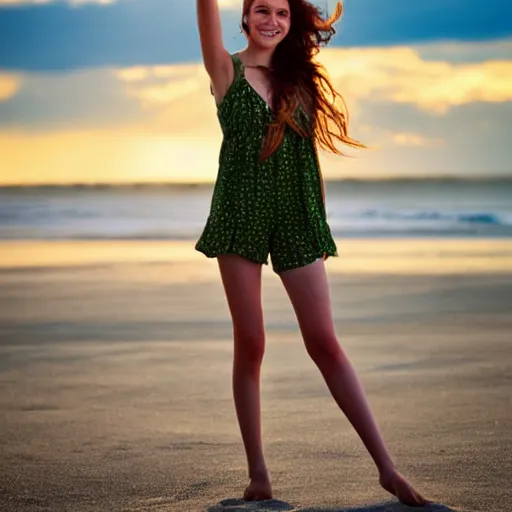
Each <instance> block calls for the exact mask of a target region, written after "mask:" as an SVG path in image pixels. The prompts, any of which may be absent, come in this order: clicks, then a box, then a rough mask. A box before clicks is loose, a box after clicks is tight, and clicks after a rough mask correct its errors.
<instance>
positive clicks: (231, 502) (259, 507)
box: [206, 499, 469, 512]
mask: <svg viewBox="0 0 512 512" xmlns="http://www.w3.org/2000/svg"><path fill="white" fill-rule="evenodd" d="M280 510H288V511H289V512H411V511H413V510H417V511H418V512H420V511H421V512H460V510H455V509H452V508H449V507H446V506H445V505H440V504H439V503H432V504H430V505H427V506H425V507H421V508H412V507H408V506H406V505H402V504H401V503H397V502H386V503H377V504H375V505H366V506H363V507H355V508H353V507H351V508H337V507H336V508H332V507H330V508H325V507H324V508H322V507H306V508H296V507H294V506H293V505H291V504H290V503H286V502H285V501H279V500H266V501H252V502H250V501H244V500H240V499H226V500H222V501H220V502H219V503H217V505H214V506H213V507H210V508H208V509H207V511H206V512H276V511H280ZM467 512H469V511H467Z"/></svg>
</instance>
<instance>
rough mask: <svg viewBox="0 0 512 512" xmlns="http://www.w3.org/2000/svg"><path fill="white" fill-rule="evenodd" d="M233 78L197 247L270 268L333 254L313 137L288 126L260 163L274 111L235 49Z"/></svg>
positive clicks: (285, 267) (222, 109) (280, 269)
mask: <svg viewBox="0 0 512 512" xmlns="http://www.w3.org/2000/svg"><path fill="white" fill-rule="evenodd" d="M232 59H233V65H234V70H235V78H234V81H233V83H232V85H231V87H230V88H229V90H228V92H227V93H226V95H225V96H224V98H223V99H222V101H221V103H220V105H218V107H217V114H218V118H219V122H220V125H221V128H222V132H223V142H222V146H221V150H220V157H219V170H218V175H217V180H216V182H215V186H214V189H213V197H212V201H211V207H210V214H209V216H208V219H207V222H206V226H205V228H204V230H203V233H202V234H201V236H200V238H199V240H198V241H197V243H196V246H195V249H196V250H198V251H200V252H202V253H203V254H205V255H206V256H207V257H208V258H215V257H216V256H218V255H220V254H237V255H240V256H243V257H245V258H247V259H249V260H251V261H254V262H257V263H261V264H263V263H264V264H266V265H268V254H269V253H270V255H271V257H272V268H273V270H274V272H276V273H280V272H283V271H285V270H291V269H294V268H298V267H303V266H305V265H308V264H309V263H313V262H314V261H315V260H317V259H319V258H324V259H326V258H327V257H329V256H337V255H338V254H337V250H336V244H335V242H334V240H333V237H332V235H331V231H330V228H329V226H328V224H327V220H326V212H325V205H324V199H323V197H322V178H321V175H320V170H319V163H318V156H317V153H316V149H315V145H314V143H313V140H312V139H311V138H304V137H301V136H300V135H298V134H297V133H296V132H295V131H294V130H292V129H291V128H289V127H286V132H285V136H284V139H283V142H282V143H281V145H280V146H279V148H278V149H277V150H276V151H275V152H274V153H273V154H272V155H271V156H270V157H268V158H267V159H266V160H264V161H263V162H259V159H258V158H259V155H260V152H261V148H262V144H263V140H264V138H265V135H266V131H267V126H268V123H269V122H270V121H271V120H272V111H271V109H270V107H269V105H268V104H267V102H266V101H265V100H264V99H263V98H262V97H261V96H260V95H259V94H258V93H257V92H256V90H255V89H254V88H253V87H252V86H251V85H250V84H249V82H248V81H247V80H246V79H245V75H244V66H243V63H242V61H241V60H240V58H239V57H238V55H236V54H235V55H233V56H232Z"/></svg>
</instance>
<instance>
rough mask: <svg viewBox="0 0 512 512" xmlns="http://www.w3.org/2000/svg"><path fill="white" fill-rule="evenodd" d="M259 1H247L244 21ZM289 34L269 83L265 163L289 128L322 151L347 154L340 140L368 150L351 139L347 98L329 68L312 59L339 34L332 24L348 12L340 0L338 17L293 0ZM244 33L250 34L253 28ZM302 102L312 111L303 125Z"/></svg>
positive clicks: (273, 64)
mask: <svg viewBox="0 0 512 512" xmlns="http://www.w3.org/2000/svg"><path fill="white" fill-rule="evenodd" d="M254 1H255V0H244V6H243V13H242V19H243V18H244V17H245V16H246V15H248V13H249V10H250V8H251V6H252V4H253V3H254ZM288 3H289V6H290V15H291V25H290V31H289V33H288V34H287V36H286V37H285V39H283V41H281V42H280V43H279V44H278V45H277V47H276V49H275V51H274V54H273V55H272V62H271V72H270V74H269V76H270V83H271V87H272V110H273V112H274V120H273V122H272V123H271V124H270V126H269V130H268V133H267V136H266V139H265V142H264V145H263V148H262V153H261V156H260V159H261V160H264V159H265V158H267V157H268V156H270V155H271V154H272V153H273V152H274V151H276V149H277V148H278V147H279V145H280V144H281V142H282V140H283V137H284V132H285V128H286V126H287V125H288V126H289V127H291V128H292V129H293V130H295V131H296V132H297V133H298V134H300V135H301V136H303V137H305V136H312V137H313V139H314V141H315V142H316V143H318V144H319V145H320V146H321V147H322V148H324V149H326V150H328V151H331V152H332V153H335V154H338V155H342V154H343V152H342V151H340V150H339V149H338V148H337V147H336V142H341V143H343V144H346V145H348V146H352V147H365V146H364V145H363V144H361V143H360V142H358V141H357V140H355V139H352V138H351V137H349V135H348V111H347V108H346V105H345V102H344V100H343V98H342V96H341V95H340V94H339V93H338V92H337V91H336V90H335V89H334V87H333V85H332V84H331V81H330V80H329V78H328V76H327V74H326V72H325V69H324V67H323V66H322V65H321V64H319V63H317V62H314V61H313V57H314V56H315V55H316V54H317V53H318V52H319V50H320V47H321V46H324V45H326V44H327V43H328V42H329V41H330V40H331V38H332V36H333V35H334V34H335V33H336V31H335V30H334V27H333V24H334V23H335V22H336V21H338V19H339V18H340V17H341V14H342V13H343V7H342V4H341V3H340V2H338V3H337V5H336V9H335V11H334V13H333V14H332V15H331V17H329V18H328V19H324V18H323V17H322V15H321V13H320V10H319V9H318V8H317V7H316V6H314V5H313V4H311V3H310V2H308V1H307V0H288ZM242 29H243V31H244V32H245V33H246V35H248V34H249V27H248V25H247V24H246V23H245V22H244V21H242ZM299 104H301V105H303V107H305V110H306V111H307V112H308V116H309V122H308V123H306V124H304V123H301V122H299V121H298V120H297V117H296V116H295V113H296V110H297V107H298V106H299Z"/></svg>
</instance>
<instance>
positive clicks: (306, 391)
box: [0, 239, 512, 512]
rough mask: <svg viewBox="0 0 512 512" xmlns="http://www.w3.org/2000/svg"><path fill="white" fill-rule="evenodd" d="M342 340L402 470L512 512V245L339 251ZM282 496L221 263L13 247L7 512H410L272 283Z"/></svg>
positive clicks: (4, 449)
mask: <svg viewBox="0 0 512 512" xmlns="http://www.w3.org/2000/svg"><path fill="white" fill-rule="evenodd" d="M338 247H339V249H340V257H339V258H336V259H332V260H329V261H328V262H327V269H328V274H329V279H330V283H331V294H332V304H333V312H334V317H335V321H336V331H337V333H338V336H339V339H340V342H341V344H342V345H343V347H344V348H345V349H346V351H347V352H348V354H349V356H350V358H351V359H352V361H353V363H354V365H355V366H356V368H357V369H358V371H359V372H360V376H361V379H362V381H363V384H364V386H365V389H366V391H367V393H368V397H369V400H370V403H371V405H372V407H373V410H374V412H375V415H376V417H377V419H378V421H379V423H380V425H381V428H382V430H383V433H384V437H385V439H386V440H387V442H388V445H389V447H390V450H391V452H392V454H393V455H394V458H395V460H396V462H397V465H398V467H399V469H400V470H401V471H402V472H403V473H404V474H406V475H407V476H408V477H410V479H411V480H412V481H413V483H415V484H416V485H417V486H418V488H419V489H420V490H421V491H422V492H423V493H424V494H425V495H426V496H427V497H429V498H430V499H432V500H434V501H435V502H437V503H438V504H439V505H432V506H430V507H427V508H425V509H424V510H428V511H434V510H436V511H438V510H439V511H441V510H443V511H449V510H453V511H465V512H507V511H510V510H512V486H511V483H510V482H511V478H510V477H511V475H512V414H511V411H512V314H511V311H512V242H511V241H507V240H501V241H500V240H495V241H492V240H486V241H482V240H480V241H478V240H460V241H457V240H444V241H443V240H411V239H408V240H404V241H401V240H379V241H372V240H359V241H358V240H351V241H345V240H340V241H338ZM263 301H264V310H265V321H266V327H267V351H266V355H265V361H264V366H263V373H262V416H263V433H264V441H265V447H266V455H267V459H268V463H269V466H270V471H271V473H272V478H273V486H274V494H275V499H276V500H275V501H272V502H269V503H263V504H259V505H258V506H256V505H254V504H246V503H244V502H242V501H240V500H239V497H240V496H241V493H242V491H243V489H244V486H245V484H246V482H247V479H246V478H247V475H246V465H245V457H244V452H243V447H242V443H241V439H240V435H239V431H238V425H237V423H236V418H235V412H234V406H233V402H232V395H231V352H232V341H231V323H230V319H229V314H228V309H227V306H226V303H225V299H224V295H223V291H222V287H221V284H220V280H219V278H218V275H217V267H216V262H215V261H214V260H207V259H206V258H204V256H202V255H200V254H198V253H195V252H194V251H193V248H192V244H191V243H190V242H161V243H156V242H155V243H153V242H137V243H131V242H118V243H117V242H116V243H114V242H54V243H51V242H46V243H39V242H12V243H9V242H2V244H1V245H0V412H1V415H0V474H1V478H0V510H2V511H3V510H5V511H16V512H18V511H19V512H25V511H43V510H44V511H73V512H82V511H84V512H85V511H87V512H88V511H149V510H152V511H166V512H167V511H168V512H174V511H176V512H200V511H205V512H221V511H228V510H229V511H244V510H260V511H271V510H272V511H275V510H296V511H300V512H313V511H317V512H341V511H353V512H355V511H360V512H362V511H365V512H370V511H382V512H384V511H388V512H399V511H405V510H410V509H408V508H407V507H404V506H400V505H398V504H397V503H396V500H394V499H393V498H392V497H391V496H390V495H388V494H387V493H386V492H385V491H384V490H382V489H381V488H380V487H379V485H378V482H377V473H376V470H375V469H374V466H373V463H372V461H371V459H370V458H369V456H368V455H367V453H366V451H365V449H364V447H363V446H362V444H361V442H360V441H359V439H358V437H357V436H356V434H355V432H354V431H353V429H352V427H351V426H350V425H349V423H348V421H347V420H346V419H345V417H344V416H343V415H342V414H341V413H340V411H339V410H338V408H337V407H336V405H335V403H334V401H333V400H332V398H331V397H330V395H329V394H328V391H327V388H326V386H325V384H324V382H323V380H322V379H321V376H320V373H319V372H318V370H317V369H316V367H315V366H314V365H313V363H312V362H311V360H310V359H309V358H308V356H307V354H306V352H305V350H304V347H303V344H302V341H301V338H300V333H299V331H298V327H297V325H296V321H295V317H294V314H293V310H292V307H291V305H290V303H289V301H288V299H287V297H286V295H285V292H284V290H283V288H282V286H281V283H280V281H279V279H278V278H277V277H276V276H275V275H274V274H272V272H271V271H270V269H269V268H265V269H264V284H263Z"/></svg>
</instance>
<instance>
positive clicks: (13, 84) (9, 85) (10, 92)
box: [0, 73, 22, 101]
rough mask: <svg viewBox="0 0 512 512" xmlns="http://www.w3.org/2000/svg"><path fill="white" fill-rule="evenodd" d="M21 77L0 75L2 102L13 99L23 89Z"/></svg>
mask: <svg viewBox="0 0 512 512" xmlns="http://www.w3.org/2000/svg"><path fill="white" fill-rule="evenodd" d="M21 82H22V80H21V76H19V75H14V74H7V73H0V101H5V100H8V99H10V98H13V97H14V96H15V95H16V93H17V92H18V91H19V89H20V87H21Z"/></svg>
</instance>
